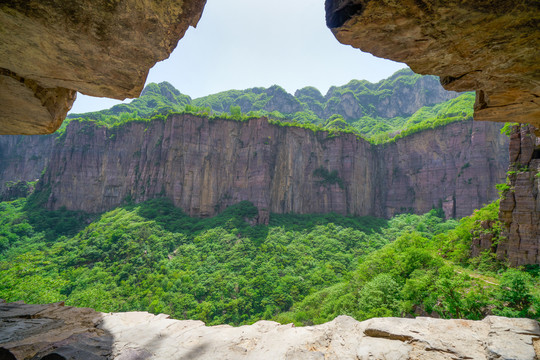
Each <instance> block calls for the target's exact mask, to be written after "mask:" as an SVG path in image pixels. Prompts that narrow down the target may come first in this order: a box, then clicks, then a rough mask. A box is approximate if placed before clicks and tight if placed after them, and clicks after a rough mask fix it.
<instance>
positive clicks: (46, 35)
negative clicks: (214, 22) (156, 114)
mask: <svg viewBox="0 0 540 360" xmlns="http://www.w3.org/2000/svg"><path fill="white" fill-rule="evenodd" d="M205 2H206V1H205V0H183V1H173V0H164V1H157V0H141V1H134V0H120V1H109V0H97V1H96V0H74V1H63V0H48V1H37V0H32V1H21V0H15V1H9V2H4V3H2V4H1V5H0V34H2V36H0V70H1V71H0V85H1V86H0V89H1V90H0V105H1V106H2V111H3V114H2V116H1V117H0V134H44V133H51V132H53V131H55V130H56V129H57V128H58V126H59V125H60V124H61V122H62V120H63V119H64V117H65V115H66V113H67V111H68V110H69V109H70V108H71V105H72V103H73V100H74V99H75V91H79V92H81V93H83V94H87V95H92V96H106V97H112V98H116V99H125V98H126V97H136V96H139V94H140V92H141V91H142V88H143V86H144V83H145V80H146V76H147V74H148V70H149V69H150V68H151V67H152V66H153V65H154V64H155V63H156V62H158V61H161V60H164V59H166V58H167V57H168V56H169V54H170V53H171V52H172V51H173V50H174V48H175V47H176V44H177V42H178V40H179V39H180V38H182V36H183V35H184V33H185V32H186V30H187V28H188V27H189V26H190V25H192V26H194V25H196V24H197V22H198V20H199V17H200V16H201V13H202V10H203V7H204V5H205ZM40 103H41V106H40ZM19 104H23V106H21V107H18V105H19Z"/></svg>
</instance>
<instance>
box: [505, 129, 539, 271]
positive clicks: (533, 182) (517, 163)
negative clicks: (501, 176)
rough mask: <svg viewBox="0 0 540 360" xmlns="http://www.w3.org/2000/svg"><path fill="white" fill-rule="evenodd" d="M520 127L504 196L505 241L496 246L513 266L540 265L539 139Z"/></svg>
mask: <svg viewBox="0 0 540 360" xmlns="http://www.w3.org/2000/svg"><path fill="white" fill-rule="evenodd" d="M535 131H536V129H535V128H534V127H532V126H528V125H521V126H517V127H515V128H514V129H513V131H512V134H511V135H510V167H509V173H508V174H509V175H508V179H509V185H510V188H509V189H508V190H507V191H505V192H504V193H503V194H502V197H501V206H500V213H499V218H500V220H501V222H502V223H503V224H504V225H505V233H504V235H505V236H506V238H507V239H506V241H504V242H503V243H501V244H499V245H498V246H497V254H498V255H499V256H500V257H501V258H506V257H508V258H509V259H510V262H511V263H512V265H516V266H517V265H524V264H540V138H538V137H536V136H535V135H534V132H535Z"/></svg>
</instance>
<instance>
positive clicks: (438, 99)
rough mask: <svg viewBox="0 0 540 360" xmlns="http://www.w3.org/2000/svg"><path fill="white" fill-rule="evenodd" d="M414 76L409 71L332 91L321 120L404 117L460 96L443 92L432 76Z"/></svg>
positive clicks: (326, 97)
mask: <svg viewBox="0 0 540 360" xmlns="http://www.w3.org/2000/svg"><path fill="white" fill-rule="evenodd" d="M414 76H415V74H414V73H413V72H412V71H411V70H410V69H403V70H400V71H398V72H396V73H395V74H393V75H392V76H390V77H389V78H388V79H385V80H383V81H381V82H379V83H377V84H371V83H369V82H367V81H365V80H364V81H358V80H353V81H351V82H350V83H349V84H347V85H344V86H341V87H331V88H330V89H329V90H328V93H327V94H326V96H325V99H326V107H325V110H324V117H325V118H328V117H330V116H332V115H333V114H340V115H342V116H343V117H344V118H345V119H348V120H356V119H359V118H361V117H362V116H365V115H369V116H373V117H382V118H393V117H396V116H403V117H407V116H411V115H412V114H414V113H415V112H416V111H418V110H419V109H420V108H422V107H423V106H430V105H435V104H439V103H442V102H444V101H447V100H450V99H453V98H455V97H457V96H458V95H459V93H457V92H453V91H446V90H444V88H443V87H441V84H440V83H439V80H438V79H437V77H435V76H421V77H420V76H418V75H417V76H418V78H414ZM333 98H334V99H333ZM336 100H338V101H336ZM366 110H368V111H366Z"/></svg>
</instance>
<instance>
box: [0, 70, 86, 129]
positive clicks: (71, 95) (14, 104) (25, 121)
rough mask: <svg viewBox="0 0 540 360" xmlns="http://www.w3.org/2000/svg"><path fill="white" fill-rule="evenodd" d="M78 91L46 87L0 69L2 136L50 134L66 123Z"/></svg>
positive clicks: (0, 125)
mask: <svg viewBox="0 0 540 360" xmlns="http://www.w3.org/2000/svg"><path fill="white" fill-rule="evenodd" d="M75 97H76V92H75V91H74V90H68V89H65V88H58V87H55V88H45V87H42V86H41V85H39V84H38V83H37V82H36V81H33V80H28V79H25V78H22V77H20V76H17V75H16V74H14V73H12V72H11V71H7V70H5V69H0V108H1V109H2V112H1V113H0V135H6V134H24V135H33V134H50V133H52V132H54V131H56V129H58V127H59V126H60V125H61V124H62V121H63V120H64V118H65V117H66V114H67V112H68V111H69V109H71V105H73V101H75Z"/></svg>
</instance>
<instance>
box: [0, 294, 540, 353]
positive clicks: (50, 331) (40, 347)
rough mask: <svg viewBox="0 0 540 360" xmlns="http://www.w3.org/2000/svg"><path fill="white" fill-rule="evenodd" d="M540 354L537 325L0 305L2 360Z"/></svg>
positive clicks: (510, 321)
mask: <svg viewBox="0 0 540 360" xmlns="http://www.w3.org/2000/svg"><path fill="white" fill-rule="evenodd" d="M538 356H540V327H539V325H538V322H537V321H535V320H531V319H508V318H503V317H496V316H488V317H487V318H485V319H484V320H482V321H472V320H442V319H433V318H422V317H419V318H416V319H402V318H375V319H371V320H367V321H363V322H358V321H356V320H354V319H353V318H351V317H348V316H339V317H337V318H336V319H334V320H333V321H331V322H328V323H325V324H322V325H316V326H307V327H294V326H293V325H292V324H288V325H280V324H278V323H276V322H272V321H259V322H256V323H255V324H253V325H247V326H240V327H232V326H229V325H219V326H211V327H207V326H205V325H204V323H203V322H201V321H193V320H184V321H180V320H173V319H170V318H169V317H168V316H167V315H164V314H160V315H157V316H156V315H152V314H149V313H146V312H127V313H106V314H105V313H99V312H96V311H94V310H92V309H88V308H74V307H69V306H63V304H61V303H59V304H50V305H25V304H23V303H21V302H17V303H8V304H6V303H4V304H1V303H0V357H2V359H96V360H97V359H117V360H120V359H122V360H125V359H194V358H197V359H201V360H202V359H366V360H367V359H395V360H400V359H403V360H405V359H440V360H446V359H448V360H450V359H478V360H482V359H485V360H487V359H501V360H503V359H508V360H510V359H512V360H535V359H537V358H538Z"/></svg>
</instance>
